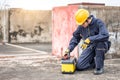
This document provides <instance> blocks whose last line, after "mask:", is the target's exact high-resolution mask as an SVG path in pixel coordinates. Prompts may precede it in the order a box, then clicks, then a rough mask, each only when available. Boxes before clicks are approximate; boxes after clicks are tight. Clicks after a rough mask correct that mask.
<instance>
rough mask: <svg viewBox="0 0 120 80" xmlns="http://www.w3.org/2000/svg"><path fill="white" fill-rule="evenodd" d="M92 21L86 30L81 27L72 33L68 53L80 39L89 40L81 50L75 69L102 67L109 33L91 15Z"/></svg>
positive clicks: (103, 25)
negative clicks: (86, 45)
mask: <svg viewBox="0 0 120 80" xmlns="http://www.w3.org/2000/svg"><path fill="white" fill-rule="evenodd" d="M91 17H92V21H91V23H90V24H89V26H87V27H86V28H84V27H82V26H81V25H79V26H78V28H77V29H76V30H75V31H74V33H73V37H72V39H71V40H70V43H69V47H68V48H69V50H70V52H71V51H72V50H73V49H74V48H75V47H76V46H77V45H78V43H79V42H80V40H81V39H83V40H85V39H86V38H89V39H90V44H89V45H88V47H87V48H86V49H85V50H83V52H82V54H81V55H80V57H79V58H78V61H77V65H76V67H77V69H78V70H84V69H87V68H89V67H91V66H95V67H96V68H103V67H104V56H105V53H106V52H107V51H108V39H109V33H108V31H107V29H106V26H105V24H104V23H103V22H102V21H101V20H100V19H97V18H95V17H94V16H93V15H91Z"/></svg>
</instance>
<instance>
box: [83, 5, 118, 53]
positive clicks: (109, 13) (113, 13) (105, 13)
mask: <svg viewBox="0 0 120 80" xmlns="http://www.w3.org/2000/svg"><path fill="white" fill-rule="evenodd" d="M84 8H86V7H84ZM86 9H88V10H89V11H90V13H91V14H93V15H95V16H96V17H97V18H100V19H102V20H103V21H104V22H105V24H106V27H107V28H108V30H109V34H110V41H111V42H112V45H111V48H110V50H109V52H108V53H114V54H113V55H120V42H119V40H120V7H111V6H104V7H93V6H89V7H87V8H86Z"/></svg>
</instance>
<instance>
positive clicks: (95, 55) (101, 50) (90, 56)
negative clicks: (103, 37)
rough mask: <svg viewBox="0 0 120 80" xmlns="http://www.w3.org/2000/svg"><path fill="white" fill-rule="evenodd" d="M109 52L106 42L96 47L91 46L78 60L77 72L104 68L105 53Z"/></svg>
mask: <svg viewBox="0 0 120 80" xmlns="http://www.w3.org/2000/svg"><path fill="white" fill-rule="evenodd" d="M107 50H108V45H107V43H106V42H98V43H96V45H94V46H93V45H90V46H89V47H87V48H86V49H85V50H83V52H82V54H81V55H80V57H79V58H78V61H77V64H76V68H77V70H85V69H88V68H92V67H93V68H103V67H104V59H105V53H106V52H107Z"/></svg>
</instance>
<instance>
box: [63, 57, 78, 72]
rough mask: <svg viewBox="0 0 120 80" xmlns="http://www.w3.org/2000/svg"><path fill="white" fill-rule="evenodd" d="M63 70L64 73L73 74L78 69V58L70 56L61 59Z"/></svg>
mask: <svg viewBox="0 0 120 80" xmlns="http://www.w3.org/2000/svg"><path fill="white" fill-rule="evenodd" d="M61 64H62V65H61V70H62V73H63V74H67V73H68V74H70V73H71V74H72V73H74V72H75V69H76V58H69V59H66V60H61Z"/></svg>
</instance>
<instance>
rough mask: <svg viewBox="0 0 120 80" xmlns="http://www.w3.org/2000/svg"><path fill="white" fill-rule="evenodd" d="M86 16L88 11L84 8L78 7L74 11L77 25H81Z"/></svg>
mask: <svg viewBox="0 0 120 80" xmlns="http://www.w3.org/2000/svg"><path fill="white" fill-rule="evenodd" d="M88 17H89V12H88V10H86V9H79V10H78V11H77V12H76V13H75V20H76V23H77V24H78V25H82V24H83V23H84V22H85V21H86V20H87V18H88Z"/></svg>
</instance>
